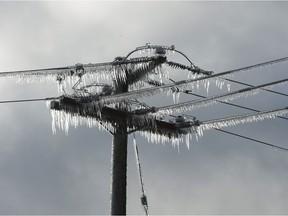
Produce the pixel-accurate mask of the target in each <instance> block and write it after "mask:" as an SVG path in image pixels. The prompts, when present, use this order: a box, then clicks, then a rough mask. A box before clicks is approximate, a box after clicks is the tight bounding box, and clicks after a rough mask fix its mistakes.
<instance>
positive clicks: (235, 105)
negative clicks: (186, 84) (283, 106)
mask: <svg viewBox="0 0 288 216" xmlns="http://www.w3.org/2000/svg"><path fill="white" fill-rule="evenodd" d="M183 93H185V94H190V95H193V96H197V97H201V98H207V97H205V96H203V95H199V94H195V93H192V92H187V91H184V92H183ZM217 102H218V103H222V104H226V105H230V106H234V107H238V108H242V109H246V110H250V111H254V112H261V111H260V110H256V109H252V108H249V107H245V106H241V105H237V104H233V103H228V102H224V101H217ZM277 117H278V118H281V119H285V120H288V118H286V117H283V116H277Z"/></svg>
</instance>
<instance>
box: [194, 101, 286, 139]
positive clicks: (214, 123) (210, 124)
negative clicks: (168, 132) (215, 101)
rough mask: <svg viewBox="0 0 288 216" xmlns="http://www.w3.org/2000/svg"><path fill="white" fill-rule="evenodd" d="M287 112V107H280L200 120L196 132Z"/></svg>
mask: <svg viewBox="0 0 288 216" xmlns="http://www.w3.org/2000/svg"><path fill="white" fill-rule="evenodd" d="M287 114H288V107H285V108H282V109H274V110H269V111H263V112H257V113H252V114H245V115H239V116H233V117H227V118H221V119H215V120H208V121H204V122H201V123H200V125H199V126H198V132H199V133H200V134H202V133H203V131H206V130H210V129H214V128H217V129H219V128H222V127H229V126H234V125H238V124H243V123H248V122H255V121H261V120H264V119H273V118H276V117H277V116H284V115H287Z"/></svg>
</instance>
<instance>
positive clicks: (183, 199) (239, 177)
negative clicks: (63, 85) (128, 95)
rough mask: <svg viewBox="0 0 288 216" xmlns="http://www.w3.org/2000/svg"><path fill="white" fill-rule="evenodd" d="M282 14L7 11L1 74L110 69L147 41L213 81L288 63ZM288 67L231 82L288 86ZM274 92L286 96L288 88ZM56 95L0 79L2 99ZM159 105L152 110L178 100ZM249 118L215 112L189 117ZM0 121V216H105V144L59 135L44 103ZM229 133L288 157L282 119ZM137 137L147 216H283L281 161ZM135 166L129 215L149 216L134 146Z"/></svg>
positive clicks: (240, 7) (226, 5)
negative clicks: (184, 58) (179, 54)
mask: <svg viewBox="0 0 288 216" xmlns="http://www.w3.org/2000/svg"><path fill="white" fill-rule="evenodd" d="M287 10H288V2H189V1H186V2H173V1H169V2H168V1H167V2H165V1H160V2H152V1H151V2H150V1H148V2H121V1H115V2H90V1H89V2H69V1H68V2H5V1H1V2H0V71H1V72H2V71H13V70H22V69H36V68H48V67H58V66H67V65H74V64H76V63H78V62H82V63H89V62H91V63H96V62H105V61H111V60H113V59H114V57H116V56H125V55H126V54H127V53H128V52H130V51H131V50H133V49H135V48H136V47H138V46H142V45H144V44H145V43H147V42H151V43H152V44H160V45H168V46H169V45H172V44H174V45H175V46H176V48H177V49H178V50H180V51H183V52H184V53H185V54H187V55H188V56H189V57H190V58H191V59H192V61H193V62H194V63H195V64H196V65H198V66H199V67H201V68H203V69H207V70H213V71H215V72H216V73H218V72H221V71H225V70H229V69H234V68H239V67H242V66H247V65H251V64H255V63H260V62H265V61H268V60H273V59H277V58H281V57H286V56H288V53H287V50H288V28H287V20H288V13H287ZM286 68H287V63H286V64H281V65H276V66H273V67H270V68H264V69H262V70H255V71H250V72H247V73H243V74H239V75H235V77H234V79H236V80H241V81H244V82H247V83H250V84H261V83H265V82H270V81H273V80H278V79H283V78H287V69H286ZM185 77H186V75H185V76H184V75H180V76H179V78H182V79H184V78H185ZM237 88H239V86H237V85H235V86H232V89H237ZM214 90H215V91H216V90H217V89H216V88H214V87H213V86H212V87H211V90H210V94H211V95H212V94H214V93H215V92H213V91H214ZM275 90H277V91H280V92H283V93H286V94H288V90H287V85H283V86H281V87H277V88H275ZM200 91H203V92H204V89H200ZM217 91H218V92H221V91H219V90H217ZM203 92H202V93H203ZM223 92H224V90H223ZM50 96H57V88H56V83H47V84H46V83H44V84H43V83H41V84H37V83H36V84H29V85H28V84H27V85H24V84H23V85H19V84H16V83H15V80H3V79H1V80H0V100H13V99H26V98H37V97H50ZM159 98H161V96H160V97H159V96H158V97H154V98H152V100H150V101H152V103H155V104H157V102H158V101H160V102H158V103H162V102H163V103H164V102H165V103H168V102H169V103H171V102H172V99H171V98H169V99H167V100H166V101H164V100H162V99H161V100H158V99H159ZM188 99H189V97H188V96H185V95H183V96H181V101H184V100H188ZM190 99H191V97H190ZM192 99H195V98H193V97H192ZM235 103H237V104H242V105H245V106H249V107H251V108H255V109H259V110H266V109H273V108H280V107H285V106H287V98H285V97H284V96H277V95H274V94H269V93H262V94H261V95H257V96H253V97H248V98H245V99H239V100H237V101H235ZM242 113H247V111H245V110H242V109H238V108H235V107H229V106H224V105H215V106H212V107H207V108H203V109H201V110H197V111H195V112H194V113H193V115H195V116H196V117H197V118H198V119H200V120H207V119H213V118H219V117H224V116H232V115H237V114H242ZM0 117H1V124H0V135H1V138H2V140H1V143H0V191H1V193H0V214H27V215H28V214H95V215H96V214H109V205H110V166H111V159H110V156H111V142H112V137H111V136H110V134H108V133H106V132H101V131H99V130H98V128H87V127H85V126H82V127H79V128H77V129H71V130H70V131H69V135H68V136H66V135H65V133H64V132H62V131H59V132H57V134H56V135H53V133H52V130H51V116H50V111H49V110H48V109H47V107H46V104H45V103H44V102H35V103H23V104H1V105H0ZM227 130H229V131H233V132H235V133H239V134H242V135H245V136H249V137H253V138H256V139H259V140H262V141H266V142H270V143H272V144H275V145H281V146H283V147H288V144H287V121H285V120H283V119H273V120H266V121H262V122H256V123H251V124H245V125H239V126H235V127H231V128H227ZM136 138H137V142H138V144H139V149H140V159H141V162H142V169H143V174H144V183H145V189H146V192H147V196H148V203H149V208H150V213H151V214H288V206H287V203H288V184H287V182H288V172H287V167H288V157H287V156H288V155H287V153H286V152H282V151H274V150H273V149H272V148H269V147H265V146H263V145H260V144H257V143H253V142H250V141H247V140H243V139H241V138H237V137H233V136H231V135H226V134H223V133H220V132H218V131H213V130H211V131H207V132H205V134H204V137H202V138H201V139H199V141H196V140H195V139H194V140H193V142H191V146H190V150H187V148H186V145H185V144H183V145H181V146H180V147H179V149H180V153H178V149H177V148H174V147H173V146H172V145H170V144H166V145H162V144H152V143H148V142H147V140H145V139H144V138H143V137H141V136H140V135H139V134H137V135H136ZM128 157H129V158H128V198H127V213H128V214H144V211H143V210H142V208H141V205H140V195H141V191H140V186H139V182H138V176H137V170H136V165H135V164H136V163H135V157H134V152H133V148H132V145H131V140H130V143H129V146H128Z"/></svg>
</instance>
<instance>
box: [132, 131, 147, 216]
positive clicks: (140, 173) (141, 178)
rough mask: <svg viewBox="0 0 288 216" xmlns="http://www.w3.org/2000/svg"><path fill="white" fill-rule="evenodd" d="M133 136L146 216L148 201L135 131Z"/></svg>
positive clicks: (142, 202)
mask: <svg viewBox="0 0 288 216" xmlns="http://www.w3.org/2000/svg"><path fill="white" fill-rule="evenodd" d="M133 138H134V139H133V144H134V150H135V157H136V162H137V168H138V173H139V180H140V185H141V191H142V196H141V204H142V206H143V208H144V211H145V214H146V216H148V202H147V197H146V195H145V190H144V182H143V175H142V169H141V164H140V158H139V152H138V146H137V143H136V138H135V133H133Z"/></svg>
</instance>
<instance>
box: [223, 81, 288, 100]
mask: <svg viewBox="0 0 288 216" xmlns="http://www.w3.org/2000/svg"><path fill="white" fill-rule="evenodd" d="M223 79H224V80H226V81H229V82H233V83H237V84H241V85H245V86H249V87H254V86H253V85H250V84H247V83H243V82H240V81H236V80H232V79H226V78H223ZM262 90H264V91H267V92H271V93H274V94H278V95H283V96H286V97H288V94H285V93H282V92H277V91H273V90H270V89H262Z"/></svg>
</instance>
